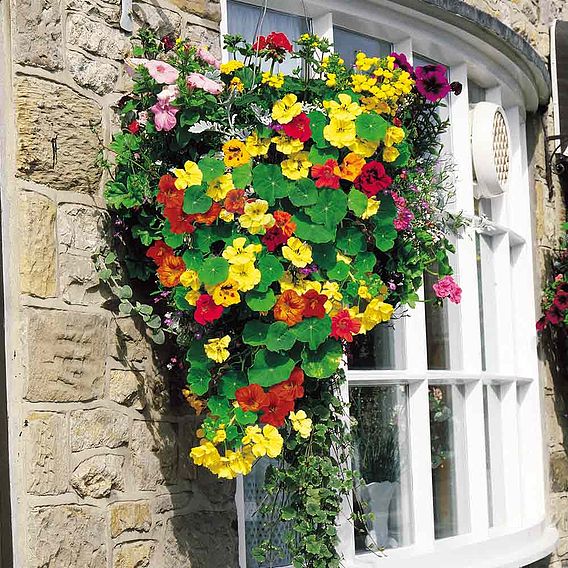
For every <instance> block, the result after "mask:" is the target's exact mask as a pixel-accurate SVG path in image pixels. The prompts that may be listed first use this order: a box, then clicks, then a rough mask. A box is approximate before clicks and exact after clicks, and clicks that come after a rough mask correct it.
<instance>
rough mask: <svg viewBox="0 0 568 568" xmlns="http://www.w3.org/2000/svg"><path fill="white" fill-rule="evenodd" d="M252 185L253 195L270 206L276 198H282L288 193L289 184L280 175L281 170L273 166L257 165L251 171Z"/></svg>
mask: <svg viewBox="0 0 568 568" xmlns="http://www.w3.org/2000/svg"><path fill="white" fill-rule="evenodd" d="M252 185H253V188H254V191H255V193H256V194H257V195H258V196H259V197H260V198H261V199H264V200H266V201H268V203H269V204H270V205H274V200H275V198H276V197H284V196H285V195H287V194H288V193H289V191H290V188H291V184H290V183H288V181H287V180H286V178H285V177H284V176H283V175H282V170H281V169H280V167H279V166H277V165H275V164H258V166H255V168H254V169H253V170H252Z"/></svg>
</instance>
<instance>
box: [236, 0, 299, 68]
mask: <svg viewBox="0 0 568 568" xmlns="http://www.w3.org/2000/svg"><path fill="white" fill-rule="evenodd" d="M261 18H262V9H261V8H260V7H259V6H251V5H250V4H243V3H241V2H235V1H234V0H228V1H227V21H228V32H229V33H230V34H240V35H242V36H243V37H244V38H245V39H246V40H247V41H249V42H251V43H253V42H254V40H255V37H254V35H255V31H256V30H257V28H259V29H258V32H257V36H260V35H267V34H269V33H270V32H283V33H285V34H286V35H287V36H288V39H289V40H290V41H291V42H294V41H295V40H297V39H298V38H299V37H300V36H301V35H302V34H303V33H305V32H307V31H308V28H307V22H306V18H304V17H302V16H295V15H291V14H285V13H284V12H278V11H276V10H266V13H265V15H264V19H263V20H262V25H261V26H259V21H260V19H261ZM264 65H266V68H267V69H269V68H270V63H268V62H267V63H265V64H264ZM298 66H299V62H298V60H297V59H290V58H288V59H286V60H285V61H284V62H283V63H280V66H279V71H282V72H283V73H288V74H289V73H291V72H292V70H293V69H295V68H296V67H298Z"/></svg>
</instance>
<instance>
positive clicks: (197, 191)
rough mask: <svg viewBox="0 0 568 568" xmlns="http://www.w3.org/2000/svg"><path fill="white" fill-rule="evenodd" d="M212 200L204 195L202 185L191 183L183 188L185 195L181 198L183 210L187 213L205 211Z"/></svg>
mask: <svg viewBox="0 0 568 568" xmlns="http://www.w3.org/2000/svg"><path fill="white" fill-rule="evenodd" d="M212 204H213V200H212V199H211V198H210V197H209V196H208V195H205V192H204V191H203V187H201V186H200V185H192V186H191V187H188V188H187V189H186V190H185V195H184V198H183V212H184V213H187V214H188V215H193V214H194V213H205V212H206V211H208V210H209V208H210V207H211V205H212Z"/></svg>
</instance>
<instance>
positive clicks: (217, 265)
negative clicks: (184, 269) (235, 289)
mask: <svg viewBox="0 0 568 568" xmlns="http://www.w3.org/2000/svg"><path fill="white" fill-rule="evenodd" d="M197 274H198V275H199V280H201V282H203V284H205V285H206V286H215V284H220V283H221V282H223V281H225V280H227V276H229V263H228V262H227V261H226V260H225V259H224V258H220V257H212V258H208V259H207V260H204V261H203V265H202V266H201V268H200V269H199V271H198V273H197Z"/></svg>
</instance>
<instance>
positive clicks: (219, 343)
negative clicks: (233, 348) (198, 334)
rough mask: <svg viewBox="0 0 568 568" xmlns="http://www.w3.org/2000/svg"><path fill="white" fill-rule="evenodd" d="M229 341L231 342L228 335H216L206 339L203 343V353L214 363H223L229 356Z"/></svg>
mask: <svg viewBox="0 0 568 568" xmlns="http://www.w3.org/2000/svg"><path fill="white" fill-rule="evenodd" d="M229 343H231V338H230V337H229V336H228V335H225V336H223V337H216V338H213V339H210V340H209V341H207V343H206V344H205V345H204V350H205V355H207V357H209V359H212V360H213V361H215V362H216V363H223V361H226V360H227V359H228V358H229V355H230V353H229V350H228V349H227V347H229Z"/></svg>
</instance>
